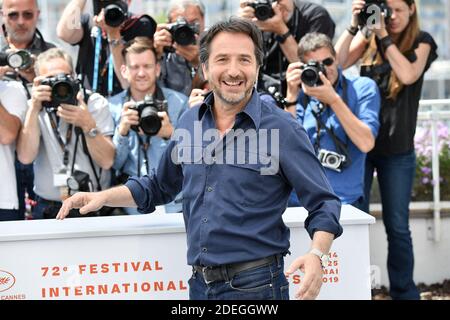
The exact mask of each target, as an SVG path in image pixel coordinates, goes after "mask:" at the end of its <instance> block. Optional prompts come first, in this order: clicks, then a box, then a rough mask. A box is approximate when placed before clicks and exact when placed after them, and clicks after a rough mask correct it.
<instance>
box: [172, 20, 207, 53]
mask: <svg viewBox="0 0 450 320" xmlns="http://www.w3.org/2000/svg"><path fill="white" fill-rule="evenodd" d="M199 29H200V27H199V24H198V23H193V24H190V23H188V22H187V21H186V19H184V18H183V17H178V18H177V20H176V21H175V22H174V23H171V24H169V26H168V30H169V32H170V34H171V35H172V39H173V41H175V42H176V43H178V44H179V45H182V46H187V45H190V44H196V43H197V41H196V39H195V35H196V34H198V33H199V32H200V31H199Z"/></svg>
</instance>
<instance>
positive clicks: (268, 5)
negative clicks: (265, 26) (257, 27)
mask: <svg viewBox="0 0 450 320" xmlns="http://www.w3.org/2000/svg"><path fill="white" fill-rule="evenodd" d="M248 6H249V7H252V8H253V9H255V17H256V19H258V20H260V21H264V20H267V19H270V18H272V17H273V16H274V15H275V13H274V12H273V9H272V0H256V1H255V2H250V3H248Z"/></svg>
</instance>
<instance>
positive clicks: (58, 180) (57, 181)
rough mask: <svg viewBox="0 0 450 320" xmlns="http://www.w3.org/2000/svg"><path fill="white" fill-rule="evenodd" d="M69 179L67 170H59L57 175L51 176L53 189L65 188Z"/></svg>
mask: <svg viewBox="0 0 450 320" xmlns="http://www.w3.org/2000/svg"><path fill="white" fill-rule="evenodd" d="M68 178H69V173H68V172H67V170H61V171H59V172H58V173H54V174H53V185H54V186H55V187H65V186H67V179H68Z"/></svg>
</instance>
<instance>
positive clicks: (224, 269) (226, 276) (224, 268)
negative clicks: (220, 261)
mask: <svg viewBox="0 0 450 320" xmlns="http://www.w3.org/2000/svg"><path fill="white" fill-rule="evenodd" d="M220 272H221V273H222V276H223V278H224V279H225V282H230V280H231V279H230V276H229V274H228V268H227V265H226V264H225V265H222V266H220Z"/></svg>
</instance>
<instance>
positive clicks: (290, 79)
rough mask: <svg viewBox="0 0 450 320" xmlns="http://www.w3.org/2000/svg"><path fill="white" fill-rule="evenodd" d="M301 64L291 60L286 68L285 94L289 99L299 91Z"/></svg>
mask: <svg viewBox="0 0 450 320" xmlns="http://www.w3.org/2000/svg"><path fill="white" fill-rule="evenodd" d="M302 65H303V63H301V62H293V63H291V64H289V66H288V68H287V70H286V83H287V94H286V98H287V99H288V100H289V101H291V98H292V97H295V99H296V98H297V96H298V93H299V92H300V88H301V85H302V81H301V74H302V70H301V69H300V67H301V66H302Z"/></svg>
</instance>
